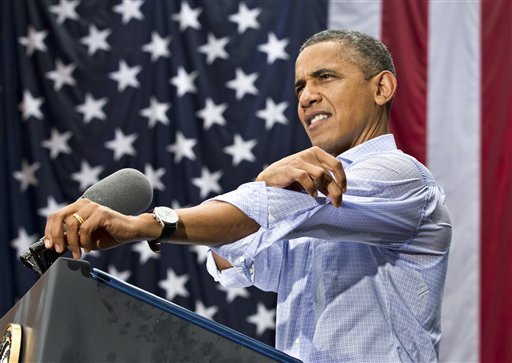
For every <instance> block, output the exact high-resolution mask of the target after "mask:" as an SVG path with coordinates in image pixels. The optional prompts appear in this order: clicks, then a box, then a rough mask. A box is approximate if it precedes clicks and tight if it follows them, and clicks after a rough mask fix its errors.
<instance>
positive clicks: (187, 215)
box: [172, 201, 260, 246]
mask: <svg viewBox="0 0 512 363" xmlns="http://www.w3.org/2000/svg"><path fill="white" fill-rule="evenodd" d="M177 213H178V215H179V217H180V221H179V226H178V229H177V231H176V233H175V234H174V235H173V237H172V242H173V243H180V242H181V243H194V244H203V245H208V246H216V245H221V244H226V243H231V242H234V241H237V240H239V239H241V238H243V237H246V236H248V235H250V234H252V233H254V232H256V231H257V230H258V229H259V228H260V225H259V224H258V223H256V222H255V221H254V220H253V219H251V218H249V217H248V216H247V215H245V214H244V213H243V212H242V211H241V210H240V209H238V208H237V207H235V206H233V205H231V204H229V203H225V202H220V201H212V202H208V203H204V204H201V205H198V206H196V207H191V208H185V209H179V210H177Z"/></svg>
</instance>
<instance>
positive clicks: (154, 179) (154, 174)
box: [144, 164, 165, 190]
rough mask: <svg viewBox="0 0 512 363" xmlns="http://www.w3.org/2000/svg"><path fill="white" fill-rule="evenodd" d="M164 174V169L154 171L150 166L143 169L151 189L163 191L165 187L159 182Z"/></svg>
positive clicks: (147, 165)
mask: <svg viewBox="0 0 512 363" xmlns="http://www.w3.org/2000/svg"><path fill="white" fill-rule="evenodd" d="M164 174H165V168H160V169H157V170H155V169H154V168H153V166H151V164H146V165H145V167H144V175H145V176H146V178H148V180H149V182H150V184H151V186H152V187H153V189H156V190H165V185H164V183H162V180H161V179H162V177H163V176H164Z"/></svg>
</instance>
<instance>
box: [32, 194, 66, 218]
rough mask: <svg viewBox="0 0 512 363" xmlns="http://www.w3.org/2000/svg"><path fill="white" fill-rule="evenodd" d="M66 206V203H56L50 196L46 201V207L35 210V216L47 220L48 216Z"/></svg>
mask: <svg viewBox="0 0 512 363" xmlns="http://www.w3.org/2000/svg"><path fill="white" fill-rule="evenodd" d="M66 205H67V203H57V201H56V200H55V198H54V197H53V196H51V195H50V196H49V197H48V199H47V201H46V207H44V208H39V209H38V210H37V214H38V215H40V216H41V217H43V218H48V216H49V215H50V214H52V213H54V212H56V211H58V210H59V209H61V208H62V207H65V206H66Z"/></svg>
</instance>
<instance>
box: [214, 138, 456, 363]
mask: <svg viewBox="0 0 512 363" xmlns="http://www.w3.org/2000/svg"><path fill="white" fill-rule="evenodd" d="M338 159H339V160H341V161H342V163H343V166H344V168H345V173H346V176H347V192H346V193H345V194H344V195H343V204H342V206H341V207H340V208H335V207H334V206H332V205H331V204H330V201H329V200H328V199H327V198H325V197H317V198H313V197H311V196H309V195H307V194H305V193H300V192H294V191H289V190H283V189H278V188H271V187H266V186H265V184H264V183H263V182H254V183H248V184H244V185H242V186H241V187H239V188H238V189H237V190H235V191H233V192H230V193H227V194H224V195H222V196H219V197H217V198H215V199H216V200H221V201H225V202H228V203H231V204H233V205H235V206H236V207H238V208H239V209H240V210H242V211H243V212H244V213H245V214H246V215H248V216H249V217H251V218H252V219H254V220H255V221H256V222H258V223H259V224H260V226H261V228H260V229H259V230H258V231H257V232H256V233H254V234H252V235H249V236H247V237H245V238H243V239H241V240H239V241H236V242H234V243H232V244H226V245H223V246H220V247H214V248H212V250H214V251H215V252H216V253H218V254H219V255H220V256H222V257H224V258H226V259H227V260H228V261H230V262H231V264H232V265H233V268H230V269H227V270H224V271H222V272H221V271H219V270H218V269H217V268H216V265H215V262H214V261H213V258H212V256H211V253H210V254H209V257H208V262H207V267H208V271H209V272H210V274H212V275H213V277H214V278H215V279H216V280H218V281H220V282H221V283H222V284H223V285H225V286H232V287H246V286H250V285H255V286H257V287H259V288H261V289H262V290H266V291H274V292H277V297H278V303H277V313H276V348H277V349H279V350H282V351H284V352H286V353H288V354H290V355H292V356H295V357H297V358H299V359H302V360H304V361H306V362H334V361H341V362H348V361H349V362H400V361H402V362H432V361H437V359H438V348H439V340H440V336H441V333H440V316H441V300H442V295H443V287H444V281H445V275H446V269H447V262H448V250H449V246H450V240H451V224H450V218H449V215H448V211H447V208H446V206H445V204H444V198H445V196H444V192H443V190H442V188H441V187H439V186H438V185H437V184H436V182H435V180H434V179H433V177H432V175H431V173H430V172H429V171H428V170H427V169H426V168H425V167H424V166H423V165H422V164H420V163H419V162H418V161H417V160H415V159H414V158H412V157H411V156H409V155H407V154H404V153H403V152H401V151H399V150H397V148H396V144H395V141H394V138H393V136H392V135H390V134H388V135H384V136H380V137H378V138H375V139H372V140H370V141H367V142H365V143H363V144H361V145H358V146H356V147H354V148H352V149H350V150H348V151H346V152H344V153H343V154H341V155H339V156H338Z"/></svg>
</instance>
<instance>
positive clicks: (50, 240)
mask: <svg viewBox="0 0 512 363" xmlns="http://www.w3.org/2000/svg"><path fill="white" fill-rule="evenodd" d="M74 211H75V206H74V205H73V204H70V205H68V206H66V207H64V208H61V209H60V210H58V211H57V212H55V213H52V214H50V215H49V216H48V219H47V221H46V226H45V230H44V235H45V247H46V248H54V249H55V251H57V252H58V253H62V252H64V251H65V250H66V237H65V235H64V232H65V227H64V226H65V222H64V221H65V219H66V217H67V216H68V215H70V214H72V213H74Z"/></svg>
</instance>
